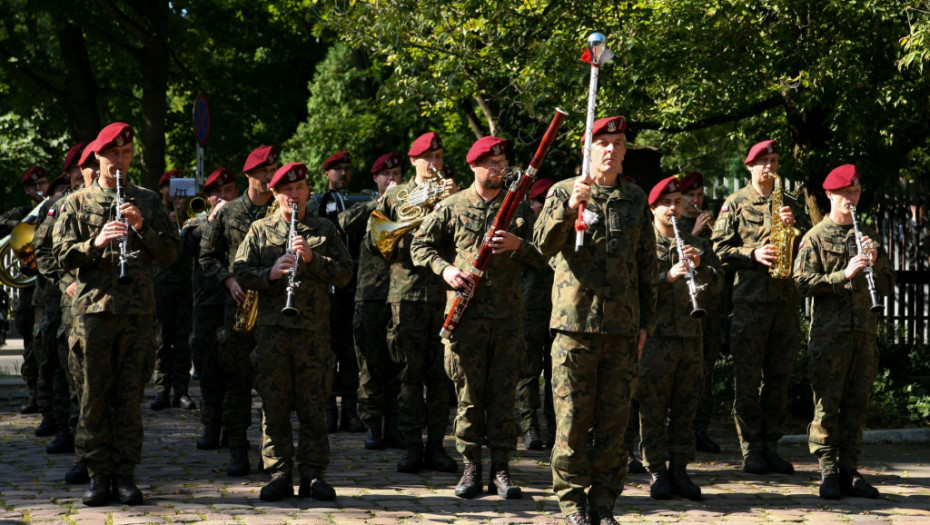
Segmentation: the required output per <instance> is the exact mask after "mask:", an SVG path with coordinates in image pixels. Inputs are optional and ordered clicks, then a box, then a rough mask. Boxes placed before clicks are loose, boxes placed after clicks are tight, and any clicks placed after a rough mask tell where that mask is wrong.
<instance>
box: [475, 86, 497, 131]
mask: <svg viewBox="0 0 930 525" xmlns="http://www.w3.org/2000/svg"><path fill="white" fill-rule="evenodd" d="M475 102H477V103H478V107H479V108H480V109H481V113H483V114H484V118H486V119H487V120H488V127H489V128H491V129H490V130H489V133H490V134H491V136H492V137H499V136H500V135H499V133H500V129H499V128H498V123H497V117H496V116H495V115H494V111H493V110H491V106H489V105H488V103H487V101H486V100H484V97H483V96H481V94H480V93H478V94H476V95H475Z"/></svg>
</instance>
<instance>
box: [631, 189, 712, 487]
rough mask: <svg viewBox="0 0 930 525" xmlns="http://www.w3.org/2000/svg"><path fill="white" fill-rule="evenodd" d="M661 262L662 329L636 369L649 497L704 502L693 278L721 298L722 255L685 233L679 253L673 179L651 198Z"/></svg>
mask: <svg viewBox="0 0 930 525" xmlns="http://www.w3.org/2000/svg"><path fill="white" fill-rule="evenodd" d="M649 206H650V208H652V213H653V226H654V227H655V232H656V256H657V257H658V260H659V267H658V270H659V273H658V279H657V283H658V300H657V303H656V304H657V307H656V328H655V331H654V332H653V333H652V334H651V336H650V337H649V340H648V341H646V346H645V347H643V355H642V357H641V358H640V360H639V365H638V366H637V389H636V394H635V397H636V400H637V401H638V402H639V411H640V416H639V418H640V432H641V435H642V453H643V463H645V466H646V469H647V470H648V471H649V473H650V474H651V475H652V480H651V482H650V487H649V495H650V496H651V497H653V498H655V499H668V498H670V497H671V495H672V494H675V495H677V496H681V497H684V498H688V499H693V500H697V499H700V498H701V489H700V487H698V486H697V485H695V484H694V483H693V482H692V481H691V479H690V478H689V477H688V472H687V466H688V463H690V462H691V461H693V460H694V430H693V426H692V422H693V420H694V414H695V412H696V411H697V407H698V402H699V401H700V392H701V381H702V377H703V375H704V367H703V351H702V349H701V323H700V321H699V320H697V319H695V318H693V317H691V313H692V308H693V305H692V301H691V296H690V295H689V284H688V276H689V274H690V275H691V279H692V282H693V283H694V286H695V287H699V288H701V290H700V292H699V296H698V304H699V305H700V306H701V307H702V308H703V299H704V296H705V293H704V292H706V291H708V290H713V291H716V292H719V288H720V283H721V280H720V278H719V277H718V276H717V270H716V266H717V265H716V264H715V263H716V256H715V255H714V252H713V249H712V246H711V244H710V241H707V240H705V239H701V238H700V237H694V236H692V235H691V234H690V233H688V231H686V230H684V229H681V228H679V232H678V233H679V235H680V242H681V244H682V246H681V254H683V255H684V258H685V260H682V258H681V256H680V254H679V248H678V242H679V240H678V239H676V237H675V233H676V232H675V226H674V225H673V223H672V220H673V219H677V218H678V216H679V215H680V214H681V208H682V197H681V186H680V184H679V181H678V180H677V179H676V178H675V177H669V178H667V179H663V180H662V181H660V182H659V183H658V184H656V185H655V187H654V188H652V191H651V192H650V193H649Z"/></svg>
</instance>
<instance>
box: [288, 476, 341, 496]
mask: <svg viewBox="0 0 930 525" xmlns="http://www.w3.org/2000/svg"><path fill="white" fill-rule="evenodd" d="M297 497H300V498H313V499H315V500H319V501H335V500H336V489H334V488H333V487H332V486H331V485H330V484H329V483H327V482H326V480H324V479H323V475H322V474H319V473H317V472H314V473H311V474H310V475H309V476H305V477H302V478H300V488H299V489H298V490H297Z"/></svg>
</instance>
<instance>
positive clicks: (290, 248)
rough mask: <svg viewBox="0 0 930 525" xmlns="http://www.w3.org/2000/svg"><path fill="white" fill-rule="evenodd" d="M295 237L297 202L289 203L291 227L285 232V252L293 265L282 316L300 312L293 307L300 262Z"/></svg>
mask: <svg viewBox="0 0 930 525" xmlns="http://www.w3.org/2000/svg"><path fill="white" fill-rule="evenodd" d="M296 238H297V203H296V202H295V203H293V204H291V229H290V231H289V232H288V233H287V254H288V255H293V256H294V266H292V267H291V269H290V270H288V272H287V302H286V303H285V305H284V308H282V309H281V315H283V316H284V317H297V314H299V313H300V310H298V309H297V308H296V307H294V291H295V290H297V287H298V286H300V281H298V280H297V263H298V262H300V257H299V256H298V255H297V252H296V251H295V250H294V240H295V239H296Z"/></svg>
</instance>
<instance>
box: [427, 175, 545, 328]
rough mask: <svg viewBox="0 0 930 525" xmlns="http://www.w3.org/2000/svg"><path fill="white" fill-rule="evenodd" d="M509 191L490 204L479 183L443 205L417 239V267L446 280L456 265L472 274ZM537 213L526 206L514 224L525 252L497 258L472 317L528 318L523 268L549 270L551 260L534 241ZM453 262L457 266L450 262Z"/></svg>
mask: <svg viewBox="0 0 930 525" xmlns="http://www.w3.org/2000/svg"><path fill="white" fill-rule="evenodd" d="M506 194H507V192H506V191H500V192H499V193H498V194H497V196H495V197H494V199H492V200H491V201H490V202H485V201H484V199H482V198H481V196H479V195H478V192H477V190H476V189H475V186H474V184H472V185H471V186H470V187H468V188H467V189H466V190H464V191H460V192H458V193H456V194H455V195H452V196H451V197H449V198H447V199H444V200H443V201H442V202H440V203H439V204H438V205H437V206H436V209H435V210H434V211H433V212H432V213H430V214H429V215H428V216H427V217H426V219H425V220H424V221H423V224H421V225H420V229H419V230H417V232H416V234H414V237H413V241H412V242H411V245H410V255H411V258H412V259H413V263H414V264H416V265H417V266H425V267H428V268H430V269H431V270H432V271H433V273H435V274H436V275H438V276H442V271H443V270H444V269H445V268H446V267H447V266H449V265H450V264H452V265H454V266H455V267H456V268H458V269H459V270H462V271H464V272H468V271H470V270H471V269H472V262H473V261H474V260H475V256H476V255H478V252H479V251H480V250H481V243H482V241H483V240H484V234H485V233H487V231H488V229H489V228H490V227H491V224H492V223H493V222H494V218H495V217H496V216H497V212H498V211H499V210H500V207H501V203H503V202H504V196H505V195H506ZM532 225H533V211H532V210H531V209H530V206H529V204H527V203H526V201H523V202H521V203H520V205H519V208H518V209H517V211H516V213H515V214H514V217H513V221H512V222H511V223H510V228H509V230H508V231H509V232H510V233H512V234H514V235H516V236H517V237H519V238H521V239H523V242H522V243H521V244H520V247H519V248H518V249H516V250H514V251H512V252H509V253H506V254H497V255H492V256H491V262H490V264H489V265H488V268H487V269H486V270H485V274H484V277H483V278H482V280H481V284H480V285H479V286H478V289H477V290H476V291H475V295H474V296H473V297H472V298H471V300H470V301H469V308H468V315H469V316H471V317H476V318H477V317H483V318H502V317H512V316H515V315H520V316H521V318H522V314H523V294H522V292H521V290H520V276H521V274H522V272H523V265H524V264H529V265H532V266H537V267H539V266H543V265H544V264H545V259H544V258H543V256H542V254H540V253H539V250H537V249H536V247H535V246H534V245H533V243H532V242H531V241H530V238H531V236H532V229H531V228H532ZM450 261H451V262H450ZM446 294H447V297H446V311H447V312H448V310H449V308H450V307H451V306H452V301H453V300H454V299H455V291H454V290H448V291H447V293H446Z"/></svg>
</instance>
